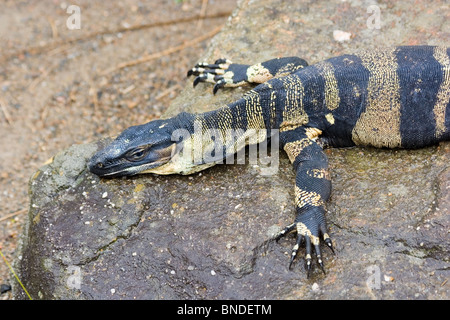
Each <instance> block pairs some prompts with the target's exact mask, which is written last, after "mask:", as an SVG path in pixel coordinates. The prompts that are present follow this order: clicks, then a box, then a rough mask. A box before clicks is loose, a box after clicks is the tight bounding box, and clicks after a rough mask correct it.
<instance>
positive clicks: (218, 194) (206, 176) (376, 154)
mask: <svg viewBox="0 0 450 320" xmlns="http://www.w3.org/2000/svg"><path fill="white" fill-rule="evenodd" d="M371 4H372V2H369V1H367V2H366V1H356V0H355V1H337V0H336V1H327V2H325V1H323V2H322V1H319V2H316V1H310V2H308V1H297V2H295V3H294V2H285V1H281V0H280V1H277V0H272V1H269V0H262V1H258V2H255V1H241V2H239V6H238V8H237V9H236V10H235V11H234V13H233V14H232V16H231V17H230V19H229V22H228V24H227V26H226V27H225V28H224V30H223V31H222V32H221V33H220V34H218V35H217V36H216V37H215V38H214V39H213V40H212V42H211V45H210V47H209V49H208V51H207V53H206V55H205V56H204V57H199V60H214V59H215V58H217V57H223V56H225V57H228V58H231V59H232V60H235V61H239V62H244V63H245V62H248V63H250V62H254V61H263V60H266V59H269V58H271V57H274V56H287V55H298V56H301V57H304V58H305V59H306V60H307V61H309V62H310V63H313V62H315V61H319V60H322V59H325V58H327V57H331V56H334V55H337V54H341V53H343V52H351V51H353V50H356V49H358V48H362V47H370V48H374V47H378V46H382V45H383V46H384V45H398V44H403V45H404V44H447V45H448V43H445V41H444V40H445V39H448V36H449V23H448V21H447V20H445V14H444V15H442V14H440V13H441V12H442V10H447V12H448V5H446V4H445V3H444V2H443V1H442V2H441V1H435V2H433V4H428V5H427V8H426V9H425V8H423V7H421V5H420V4H418V5H414V6H412V5H411V6H408V5H406V4H401V3H399V2H396V1H392V2H383V3H382V4H379V5H378V8H379V9H380V13H381V28H380V29H370V28H368V25H367V19H369V17H370V16H371V14H370V13H367V8H368V7H369V6H370V5H371ZM430 17H432V18H430ZM336 30H340V31H342V32H344V33H341V32H335V31H336ZM345 33H350V36H349V37H347V36H346V34H345ZM345 39H348V40H345ZM245 90H246V89H245V88H242V89H235V90H233V89H226V90H223V91H221V92H219V93H218V94H216V95H215V96H213V95H212V92H211V91H212V88H211V87H210V86H207V85H199V86H197V88H196V89H195V90H194V89H192V88H191V84H190V83H189V82H188V83H187V85H186V89H185V90H184V91H183V93H182V94H181V95H180V96H179V97H178V98H177V99H176V100H175V101H174V102H173V103H172V105H171V106H170V108H169V109H168V111H167V113H166V114H165V116H170V115H173V114H176V113H178V112H179V111H191V112H193V111H196V112H200V111H204V110H208V109H211V108H215V107H217V106H219V105H221V104H223V103H227V102H229V101H231V100H233V99H235V98H236V97H237V96H240V95H242V94H243V92H245ZM106 142H107V140H105V141H99V142H95V143H91V144H84V145H74V146H72V147H70V148H69V149H67V150H64V151H62V152H61V153H59V154H58V155H56V156H55V158H54V160H53V162H51V163H50V164H48V165H46V166H44V167H42V168H41V169H40V170H39V171H38V172H36V174H35V175H34V176H33V177H32V178H31V180H30V196H31V206H30V211H29V217H28V221H27V225H26V227H25V228H24V229H25V231H24V235H23V237H22V240H21V241H22V243H21V248H20V252H19V254H18V257H17V260H16V262H15V265H16V269H17V270H18V271H19V273H20V277H21V279H22V281H23V283H24V285H25V287H26V288H27V290H28V292H29V293H30V294H31V295H32V297H33V298H36V299H37V298H41V299H201V298H206V299H448V298H449V284H448V283H447V279H448V276H449V271H448V269H449V261H448V252H449V249H450V248H449V242H448V230H449V225H450V223H449V212H448V211H449V207H450V186H449V176H450V167H449V160H450V159H449V158H450V144H449V143H441V144H440V145H439V146H434V147H430V148H425V149H422V150H413V151H409V150H377V149H372V148H364V149H362V148H351V149H339V150H338V149H332V150H327V155H328V156H329V159H330V166H331V169H332V179H333V193H332V198H331V201H330V203H329V205H328V215H327V216H328V220H329V226H330V234H331V235H332V237H333V240H334V243H335V247H336V255H335V256H334V255H332V254H331V253H330V252H329V251H326V250H325V257H324V260H325V265H326V270H327V274H326V275H324V274H323V273H322V272H321V271H320V270H319V269H318V268H315V269H314V272H313V273H312V275H311V277H310V278H309V279H307V278H306V273H305V270H304V266H303V260H302V258H301V257H302V256H303V251H300V257H299V259H298V260H297V262H296V263H295V264H294V266H293V270H292V271H289V270H288V268H287V264H288V260H289V254H290V250H291V247H292V245H293V244H294V238H293V237H287V238H286V239H283V240H281V241H279V243H276V242H274V241H273V240H272V234H273V233H274V232H276V231H277V230H279V229H280V228H282V227H284V225H286V224H288V223H290V222H291V221H292V219H293V217H294V210H293V209H294V206H293V200H292V199H293V185H294V172H293V170H292V168H291V165H290V164H289V161H288V159H287V157H286V156H284V155H280V162H279V168H278V170H277V172H276V174H274V175H270V176H264V175H262V174H261V170H262V169H263V168H264V166H263V165H262V164H258V165H250V164H247V165H219V166H216V167H213V168H211V169H208V170H206V171H204V172H202V173H200V174H195V175H192V176H154V175H145V176H138V177H133V178H126V179H110V180H106V179H99V178H98V177H96V176H94V175H92V174H90V173H89V172H88V171H87V170H86V161H87V159H89V157H90V156H91V155H92V154H93V153H94V152H95V151H96V150H97V149H98V148H100V147H101V145H103V144H104V143H106ZM13 289H14V296H15V298H17V299H22V298H26V296H25V295H24V293H23V291H22V289H21V288H20V287H19V286H18V285H17V284H14V288H13Z"/></svg>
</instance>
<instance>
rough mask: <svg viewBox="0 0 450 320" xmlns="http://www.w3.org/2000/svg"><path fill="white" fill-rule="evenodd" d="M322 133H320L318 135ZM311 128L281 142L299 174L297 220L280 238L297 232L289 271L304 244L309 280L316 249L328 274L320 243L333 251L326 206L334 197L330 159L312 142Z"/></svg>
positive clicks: (284, 135)
mask: <svg viewBox="0 0 450 320" xmlns="http://www.w3.org/2000/svg"><path fill="white" fill-rule="evenodd" d="M318 132H319V131H318ZM312 138H313V137H312V136H311V134H310V130H309V129H308V128H303V127H299V128H296V129H292V130H287V131H284V132H282V136H281V135H280V140H281V142H282V144H283V149H284V150H285V151H286V153H287V154H288V156H289V159H290V160H291V162H292V163H293V165H294V169H295V170H296V172H297V175H296V180H295V187H294V195H295V199H294V200H295V207H296V218H295V220H294V223H292V224H290V225H288V226H287V227H286V228H284V229H283V230H282V231H280V232H279V234H278V235H277V236H276V239H280V238H281V237H283V236H284V235H286V234H287V233H288V232H291V231H296V232H297V241H296V244H295V245H294V247H293V249H292V254H291V259H290V263H289V267H291V266H292V263H293V262H294V259H295V257H296V255H297V252H298V250H299V248H300V246H301V245H302V243H304V246H305V263H306V270H307V273H308V276H309V274H310V271H311V267H312V256H313V253H312V251H313V249H314V252H315V255H316V257H317V263H318V265H319V266H320V268H321V269H322V271H323V272H325V271H324V266H323V260H322V252H321V248H320V242H321V240H323V242H325V244H326V245H327V246H328V247H329V248H330V249H331V250H332V251H333V246H332V242H331V239H330V237H329V235H328V233H327V224H326V219H325V203H326V201H327V200H328V198H329V196H330V193H331V179H330V175H329V172H328V159H327V157H326V155H325V153H324V152H323V149H322V148H321V147H320V146H319V145H318V144H317V143H316V142H315V141H314V140H313V139H312Z"/></svg>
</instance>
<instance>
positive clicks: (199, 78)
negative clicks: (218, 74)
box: [193, 76, 202, 88]
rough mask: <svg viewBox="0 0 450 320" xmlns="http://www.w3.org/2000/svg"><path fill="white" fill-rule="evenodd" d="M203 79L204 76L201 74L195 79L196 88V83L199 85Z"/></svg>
mask: <svg viewBox="0 0 450 320" xmlns="http://www.w3.org/2000/svg"><path fill="white" fill-rule="evenodd" d="M201 81H202V78H201V77H200V76H198V77H197V78H195V79H194V83H193V84H194V88H195V86H196V85H198V84H199V83H200V82H201Z"/></svg>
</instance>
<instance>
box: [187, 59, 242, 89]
mask: <svg viewBox="0 0 450 320" xmlns="http://www.w3.org/2000/svg"><path fill="white" fill-rule="evenodd" d="M247 68H248V66H247V65H241V64H234V63H232V62H231V61H230V60H228V59H218V60H216V61H215V62H214V63H213V64H209V63H207V62H201V63H197V64H196V65H195V66H194V68H192V69H191V70H189V71H188V73H187V76H188V77H189V76H192V75H193V76H196V78H195V79H194V87H195V86H196V85H197V84H199V83H200V82H210V83H214V88H213V93H214V94H216V92H217V91H218V90H219V89H220V88H223V87H236V86H239V85H241V84H243V83H245V82H246V75H245V71H246V70H247Z"/></svg>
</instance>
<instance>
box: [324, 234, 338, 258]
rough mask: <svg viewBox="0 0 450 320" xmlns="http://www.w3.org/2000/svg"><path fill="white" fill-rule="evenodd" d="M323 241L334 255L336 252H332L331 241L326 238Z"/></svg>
mask: <svg viewBox="0 0 450 320" xmlns="http://www.w3.org/2000/svg"><path fill="white" fill-rule="evenodd" d="M325 243H326V245H327V247H328V248H330V250H331V252H333V254H334V255H336V252H334V249H333V243H332V242H331V240H330V239H329V238H328V239H326V240H325Z"/></svg>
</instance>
